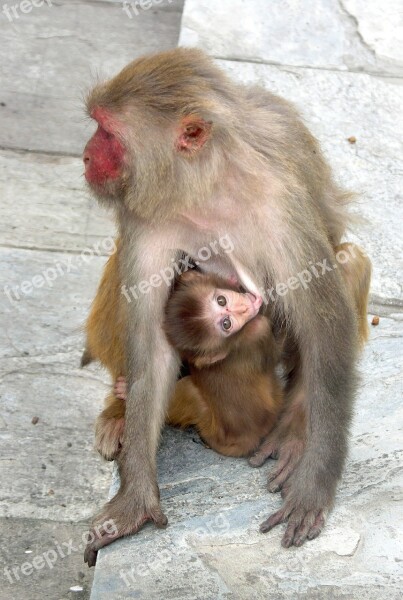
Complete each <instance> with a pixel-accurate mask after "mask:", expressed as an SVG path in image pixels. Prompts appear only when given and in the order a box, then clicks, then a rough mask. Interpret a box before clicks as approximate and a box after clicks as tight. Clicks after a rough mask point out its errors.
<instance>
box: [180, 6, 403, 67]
mask: <svg viewBox="0 0 403 600" xmlns="http://www.w3.org/2000/svg"><path fill="white" fill-rule="evenodd" d="M402 31H403V16H402V12H401V4H400V3H399V0H386V1H385V2H382V3H380V2H379V1H378V0H340V1H339V2H335V1H334V0H314V2H312V1H311V0H286V1H285V2H268V0H253V2H245V1H244V0H220V2H216V0H187V2H186V4H185V8H184V13H183V19H182V29H181V35H180V39H179V44H180V45H182V46H188V45H189V46H198V47H200V48H203V49H204V50H206V51H207V52H208V53H209V54H212V55H213V56H215V57H217V58H222V59H230V60H240V61H246V62H247V61H255V62H263V63H268V64H281V65H294V66H302V67H311V68H314V69H336V70H350V71H369V72H372V73H378V74H383V75H386V74H387V75H391V76H396V75H399V76H402V74H403V34H402Z"/></svg>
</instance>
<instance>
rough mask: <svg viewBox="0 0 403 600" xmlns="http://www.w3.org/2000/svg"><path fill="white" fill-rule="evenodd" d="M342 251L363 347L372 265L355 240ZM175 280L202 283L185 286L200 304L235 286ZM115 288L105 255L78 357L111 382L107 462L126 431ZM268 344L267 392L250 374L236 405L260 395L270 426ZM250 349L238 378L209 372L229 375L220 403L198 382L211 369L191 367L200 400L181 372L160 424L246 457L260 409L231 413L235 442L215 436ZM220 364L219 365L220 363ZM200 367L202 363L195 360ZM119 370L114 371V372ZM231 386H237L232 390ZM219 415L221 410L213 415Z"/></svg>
mask: <svg viewBox="0 0 403 600" xmlns="http://www.w3.org/2000/svg"><path fill="white" fill-rule="evenodd" d="M116 247H117V248H119V240H117V241H116ZM341 252H344V253H345V254H347V255H349V257H350V258H349V260H348V261H347V262H345V263H344V264H340V268H341V272H342V275H343V278H344V281H345V283H346V285H347V289H348V292H349V293H350V294H352V297H353V300H354V305H355V308H356V314H357V319H358V326H359V338H360V345H361V346H363V345H364V343H365V342H366V341H367V339H368V335H369V326H368V321H367V303H368V295H369V284H370V278H371V263H370V261H369V259H368V257H367V256H366V255H365V254H364V253H363V251H362V250H361V249H360V248H359V247H358V246H356V245H355V244H350V243H344V244H340V245H339V246H337V247H336V248H335V255H336V256H338V255H339V253H341ZM180 278H181V280H182V281H187V282H188V284H189V282H191V283H193V284H196V283H199V284H202V287H201V286H200V285H196V286H195V285H193V286H191V289H192V292H193V294H192V297H193V298H194V297H195V296H196V297H197V294H200V295H201V296H202V306H203V301H205V300H206V297H209V296H211V293H212V292H213V290H214V289H216V288H218V287H219V286H220V285H221V287H224V288H225V289H228V288H229V287H230V288H231V289H232V290H234V286H228V282H223V281H220V280H219V278H217V277H214V278H212V277H208V276H207V277H206V276H204V277H203V278H201V276H200V273H198V272H195V271H186V272H185V273H183V274H182V275H181V276H180ZM206 286H207V290H206ZM120 289H121V284H120V277H119V268H118V253H115V254H113V255H112V256H111V257H110V258H109V260H108V262H107V264H106V267H105V270H104V275H103V278H102V280H101V283H100V286H99V290H98V293H97V295H96V297H95V299H94V303H93V306H92V310H91V313H90V315H89V318H88V320H87V323H86V334H87V342H86V349H85V351H84V354H83V358H82V362H81V364H82V366H84V365H86V364H88V363H89V362H91V361H93V360H100V362H101V363H102V364H103V365H104V366H105V367H106V368H107V369H109V371H110V373H111V375H112V377H113V378H114V381H115V385H114V390H113V393H111V394H109V395H108V396H107V398H106V402H105V404H106V407H105V409H104V410H103V412H102V413H101V415H99V417H98V418H97V421H96V436H95V438H96V447H97V449H98V451H99V453H100V454H101V456H103V457H104V458H105V459H106V460H113V459H114V458H115V457H116V455H117V454H118V452H119V449H120V447H121V442H122V437H123V431H124V415H125V405H124V403H122V402H121V400H125V399H126V383H125V378H124V376H123V373H125V369H126V367H125V363H124V360H123V359H124V326H125V323H124V319H125V317H124V316H123V315H122V311H123V309H124V306H122V305H121V303H120V296H119V294H120ZM184 289H185V291H186V290H188V286H187V287H185V288H184ZM232 294H235V295H236V296H235V297H237V295H238V294H237V292H236V291H232ZM203 296H204V298H203ZM192 297H191V298H190V299H189V301H190V302H191V301H192ZM184 300H185V301H187V300H188V299H187V295H186V293H185V294H184ZM171 301H172V297H171V300H169V301H168V303H169V302H171ZM260 301H261V299H260ZM123 304H125V303H123ZM197 306H200V298H197V301H196V304H194V305H192V304H191V307H190V314H191V316H192V317H191V320H194V321H195V322H196V323H197V322H198V320H199V316H200V314H199V313H200V309H199V312H198V311H197V310H196V307H197ZM113 309H115V310H113ZM203 325H204V323H203ZM179 326H180V327H182V328H184V327H185V323H184V322H183V321H180V320H179V319H176V320H174V321H173V323H172V327H173V332H174V333H173V334H172V333H171V335H170V340H171V344H173V345H174V346H175V347H176V349H177V350H178V351H179V352H181V351H182V355H183V353H184V351H185V348H183V347H181V343H180V342H178V341H177V339H176V336H175V335H174V334H175V332H176V331H177V330H178V327H179ZM165 330H166V327H165ZM189 335H191V332H189ZM202 335H203V336H204V337H203V338H202V341H203V343H205V342H208V339H209V335H210V334H209V331H208V329H206V328H204V329H202ZM267 335H268V333H267V332H266V337H267ZM173 340H174V341H173ZM251 341H252V342H253V344H252V345H253V346H254V345H255V344H256V343H257V342H258V338H257V337H256V336H255V335H252V338H251ZM280 346H281V344H280ZM269 348H271V349H272V355H271V356H272V359H271V362H269V363H268V366H269V368H270V369H271V372H270V376H269V377H268V378H267V379H266V382H265V386H266V387H265V390H266V391H265V393H263V394H261V393H260V388H259V387H258V386H255V379H254V378H253V377H252V378H249V379H251V381H248V384H247V385H248V387H249V394H248V396H247V397H248V400H247V402H244V403H243V404H242V406H248V405H250V403H251V402H252V403H253V406H251V407H250V412H253V409H254V408H255V402H254V401H255V400H257V401H258V405H259V399H260V397H262V399H263V402H262V404H265V405H266V406H267V407H268V413H269V418H268V423H267V425H266V426H265V427H266V429H267V431H269V430H270V429H271V428H272V417H273V416H274V415H275V416H277V415H278V413H279V407H281V405H282V399H281V400H280V399H279V397H280V395H281V390H280V388H279V384H278V379H277V376H276V375H275V373H273V369H272V367H273V365H275V364H277V363H278V362H279V352H280V351H281V350H280V349H279V347H276V346H275V341H274V340H273V339H271V340H270V345H269V344H266V352H267V353H268V350H269ZM256 350H258V348H251V344H248V345H247V347H246V348H241V357H239V355H238V356H237V362H238V366H239V377H237V372H236V371H237V370H236V369H235V374H234V373H232V376H231V377H230V378H227V379H225V375H224V373H223V369H220V368H218V369H217V368H216V369H214V371H213V378H212V379H213V386H214V379H216V378H217V377H220V379H221V380H222V381H225V382H227V381H228V384H229V385H228V390H231V391H228V392H224V394H223V395H224V397H225V399H226V400H227V401H226V402H225V403H224V405H223V404H222V402H221V404H220V400H218V401H217V399H215V398H214V397H213V398H212V399H210V395H209V394H208V388H209V387H210V381H207V383H206V386H204V385H203V381H204V379H205V378H208V374H209V369H205V370H202V371H200V368H199V369H196V373H198V375H199V377H198V379H199V382H200V389H201V390H202V393H201V396H202V398H201V399H199V398H198V397H200V393H198V392H197V387H196V385H194V383H195V382H192V381H191V377H186V378H185V380H186V381H183V382H179V383H177V384H176V388H175V392H174V395H173V397H172V398H171V399H170V402H169V406H168V415H167V418H166V422H167V423H168V424H170V425H173V426H177V427H181V428H185V427H187V426H189V425H194V426H196V428H197V429H198V431H199V433H200V434H201V437H202V438H203V439H204V440H205V441H207V442H208V444H209V446H210V447H211V448H213V449H214V450H216V451H217V452H220V453H222V454H224V455H227V456H246V455H249V454H250V453H251V451H253V448H254V446H255V445H256V441H255V440H256V439H258V438H256V437H253V436H251V430H252V429H253V430H254V431H255V430H257V429H258V428H259V427H261V425H260V418H259V415H258V414H256V415H255V414H253V416H252V420H250V419H249V420H248V421H247V422H246V423H245V422H244V420H243V419H242V418H240V417H239V416H238V417H237V420H235V425H236V428H237V432H239V433H238V434H237V435H235V436H232V437H233V440H232V442H231V444H230V445H228V444H224V445H223V444H222V443H220V438H222V437H223V431H226V430H228V426H225V421H226V416H227V415H226V414H225V413H226V411H228V412H229V413H230V414H231V415H232V414H234V413H235V414H237V415H240V414H241V412H238V411H239V407H238V406H237V405H235V403H234V404H233V405H232V404H231V402H230V401H229V400H230V398H234V397H235V396H237V397H238V398H241V397H242V394H241V392H240V393H239V394H237V393H236V390H239V389H241V390H242V389H243V388H244V383H243V382H244V379H243V374H242V371H243V369H244V366H243V360H242V354H245V351H246V352H247V354H248V356H249V358H251V357H252V356H254V351H256ZM200 351H201V348H200V346H196V348H195V350H194V351H193V354H191V355H190V356H189V355H188V357H187V360H188V361H189V360H191V361H193V363H194V361H195V360H196V359H197V357H198V354H199V353H200ZM116 359H118V362H116ZM258 359H259V356H258ZM199 360H200V358H199ZM246 362H247V361H246ZM219 364H220V365H222V363H221V362H220V363H219ZM198 366H199V367H202V365H201V364H200V363H199V365H198ZM206 366H208V365H206ZM226 366H227V367H228V366H229V365H228V364H227V365H226ZM118 374H120V375H119V376H117V375H118ZM238 380H239V382H238ZM239 386H240V387H239ZM204 387H206V388H207V390H206V391H207V394H208V395H207V397H206V399H205V400H203V396H204V394H203V388H204ZM221 387H224V390H226V389H227V386H226V385H225V384H224V385H223V386H221ZM232 388H234V390H235V392H233V391H232ZM255 394H256V395H255ZM213 395H214V392H213ZM245 395H246V392H245ZM222 397H223V396H222V395H221V398H222ZM211 400H212V401H211ZM206 405H208V409H207V408H206ZM237 409H238V411H237ZM217 413H220V414H219V415H217ZM213 415H214V418H213ZM220 415H222V416H220ZM251 421H252V423H251ZM299 422H300V425H299V432H300V435H301V434H303V425H304V423H305V415H304V412H303V410H301V411H300V421H299ZM213 424H216V425H217V427H216V428H215V429H212V427H211V426H212V425H213ZM245 425H246V427H245ZM251 425H252V427H251ZM248 426H249V430H248ZM262 450H263V447H262V449H261V450H260V452H259V453H257V454H255V455H254V456H253V457H252V458H251V460H250V464H251V466H261V465H262V464H263V462H264V461H265V459H266V458H267V456H265V454H264V452H263V451H262ZM276 471H279V472H282V477H283V478H285V477H286V475H287V472H288V471H287V470H286V469H284V468H280V467H279V468H278V469H276ZM274 473H275V471H274ZM275 487H276V486H275V484H274V485H271V486H270V485H269V489H273V491H274V489H275Z"/></svg>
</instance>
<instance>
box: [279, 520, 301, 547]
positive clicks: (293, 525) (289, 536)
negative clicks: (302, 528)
mask: <svg viewBox="0 0 403 600" xmlns="http://www.w3.org/2000/svg"><path fill="white" fill-rule="evenodd" d="M299 524H300V521H299V520H295V519H291V520H290V521H289V523H288V525H287V529H286V530H285V534H284V535H283V539H282V540H281V545H282V546H283V548H289V547H290V546H292V545H293V543H294V536H295V532H296V531H297V529H298V527H299Z"/></svg>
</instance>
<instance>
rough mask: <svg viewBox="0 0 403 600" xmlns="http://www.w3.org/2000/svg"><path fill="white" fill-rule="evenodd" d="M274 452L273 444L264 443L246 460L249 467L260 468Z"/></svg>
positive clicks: (274, 446)
mask: <svg viewBox="0 0 403 600" xmlns="http://www.w3.org/2000/svg"><path fill="white" fill-rule="evenodd" d="M275 452H276V445H275V443H274V442H266V443H264V444H263V445H262V446H261V447H260V448H259V450H258V451H257V452H255V454H253V456H251V457H250V458H249V460H248V463H249V465H250V466H251V467H261V466H262V465H263V464H264V463H265V462H266V460H267V459H268V458H270V456H273V454H274V453H275Z"/></svg>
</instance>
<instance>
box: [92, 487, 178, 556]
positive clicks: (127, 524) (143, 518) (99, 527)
mask: <svg viewBox="0 0 403 600" xmlns="http://www.w3.org/2000/svg"><path fill="white" fill-rule="evenodd" d="M128 492H129V493H125V494H123V493H121V492H120V491H119V492H118V493H117V495H116V496H115V497H114V498H112V500H111V501H110V502H108V504H106V506H105V508H104V510H103V511H102V512H101V513H100V514H99V515H98V516H97V517H96V518H95V520H94V523H93V527H92V529H91V532H90V536H89V538H90V540H91V541H89V542H88V544H87V547H86V549H85V552H84V562H86V563H87V564H88V566H89V567H93V566H94V565H95V563H96V561H97V554H98V550H100V549H101V548H104V547H105V546H107V545H108V544H111V543H112V542H114V541H115V540H117V539H119V538H121V537H124V536H127V535H132V534H133V533H137V532H138V531H139V529H140V528H141V527H142V526H143V525H144V523H146V522H147V521H153V522H154V523H155V525H156V526H157V527H160V528H163V527H166V525H167V523H168V519H167V518H166V516H165V515H164V513H163V512H162V510H161V508H160V506H159V504H158V501H156V503H155V504H154V505H153V506H152V507H148V508H145V506H144V502H142V501H139V499H138V497H136V493H135V491H133V490H129V491H128ZM140 506H141V508H140Z"/></svg>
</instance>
